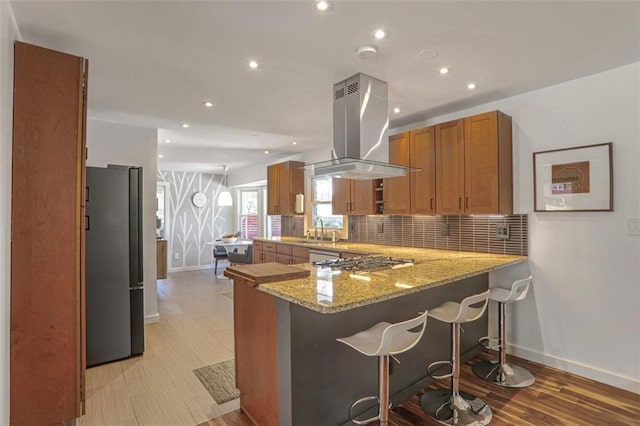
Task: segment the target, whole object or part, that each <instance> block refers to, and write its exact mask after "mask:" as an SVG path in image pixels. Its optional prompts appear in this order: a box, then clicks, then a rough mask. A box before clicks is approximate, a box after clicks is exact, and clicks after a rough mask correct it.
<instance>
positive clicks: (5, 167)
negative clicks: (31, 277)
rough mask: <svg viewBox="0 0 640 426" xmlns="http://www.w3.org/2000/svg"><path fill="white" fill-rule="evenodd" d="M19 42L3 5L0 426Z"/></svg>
mask: <svg viewBox="0 0 640 426" xmlns="http://www.w3.org/2000/svg"><path fill="white" fill-rule="evenodd" d="M20 39H21V37H20V36H19V32H18V27H17V26H16V25H15V19H14V17H13V12H12V11H11V7H10V6H9V3H7V2H4V1H0V395H2V397H1V398H0V424H3V425H4V424H9V396H8V395H9V324H10V313H9V309H10V307H11V297H10V295H11V293H10V290H11V283H10V277H11V269H10V268H11V238H10V236H11V155H12V154H11V145H12V140H13V42H14V40H20Z"/></svg>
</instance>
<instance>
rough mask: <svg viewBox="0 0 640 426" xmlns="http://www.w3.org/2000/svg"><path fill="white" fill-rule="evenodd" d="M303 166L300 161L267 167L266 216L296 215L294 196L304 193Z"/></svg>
mask: <svg viewBox="0 0 640 426" xmlns="http://www.w3.org/2000/svg"><path fill="white" fill-rule="evenodd" d="M303 166H304V163H303V162H301V161H286V162H284V163H278V164H272V165H270V166H268V167H267V214H270V215H293V214H296V213H295V203H296V194H301V193H304V171H303V170H302V168H301V167H303Z"/></svg>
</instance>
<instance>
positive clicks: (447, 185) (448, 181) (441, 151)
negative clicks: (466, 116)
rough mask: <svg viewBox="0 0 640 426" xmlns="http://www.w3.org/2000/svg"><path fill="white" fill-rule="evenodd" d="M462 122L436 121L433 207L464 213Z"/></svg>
mask: <svg viewBox="0 0 640 426" xmlns="http://www.w3.org/2000/svg"><path fill="white" fill-rule="evenodd" d="M463 198H464V122H463V120H455V121H450V122H448V123H442V124H438V125H436V211H437V213H438V214H463V213H464V205H463Z"/></svg>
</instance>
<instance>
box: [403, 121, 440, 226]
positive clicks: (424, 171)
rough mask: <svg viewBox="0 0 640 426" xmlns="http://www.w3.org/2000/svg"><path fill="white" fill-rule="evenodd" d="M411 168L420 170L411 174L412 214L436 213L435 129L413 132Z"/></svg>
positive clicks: (432, 127)
mask: <svg viewBox="0 0 640 426" xmlns="http://www.w3.org/2000/svg"><path fill="white" fill-rule="evenodd" d="M410 159H411V167H415V168H418V169H420V170H418V171H415V172H411V173H409V179H410V182H411V184H410V189H411V213H413V214H435V213H436V208H435V207H436V206H435V204H436V141H435V127H434V126H431V127H426V128H424V129H419V130H413V131H411V144H410Z"/></svg>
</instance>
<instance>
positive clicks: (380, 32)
mask: <svg viewBox="0 0 640 426" xmlns="http://www.w3.org/2000/svg"><path fill="white" fill-rule="evenodd" d="M373 36H374V37H375V38H376V39H377V40H382V39H383V38H385V37H386V36H387V33H385V32H384V30H383V29H379V30H376V31H375V32H374V33H373Z"/></svg>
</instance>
